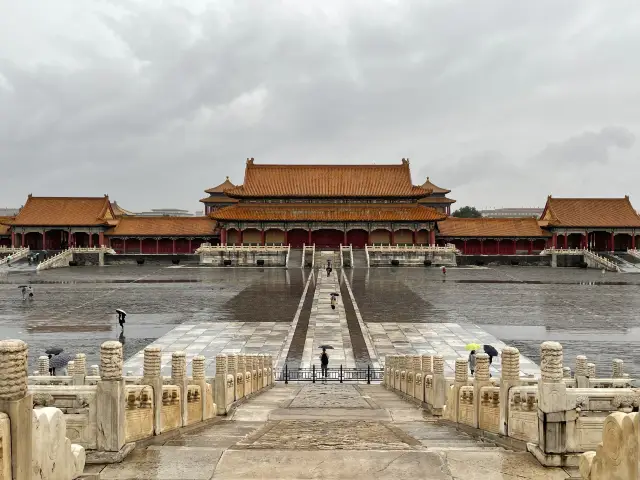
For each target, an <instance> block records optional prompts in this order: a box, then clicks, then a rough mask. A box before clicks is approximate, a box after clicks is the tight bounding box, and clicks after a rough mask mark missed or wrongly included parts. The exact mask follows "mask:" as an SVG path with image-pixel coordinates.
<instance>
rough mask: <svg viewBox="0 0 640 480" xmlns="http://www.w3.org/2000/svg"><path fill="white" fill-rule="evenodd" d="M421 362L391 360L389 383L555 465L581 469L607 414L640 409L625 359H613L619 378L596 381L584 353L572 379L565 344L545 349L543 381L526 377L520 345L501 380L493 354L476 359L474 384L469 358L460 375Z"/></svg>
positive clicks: (434, 362) (435, 362)
mask: <svg viewBox="0 0 640 480" xmlns="http://www.w3.org/2000/svg"><path fill="white" fill-rule="evenodd" d="M416 358H420V357H418V356H416V355H390V356H387V357H386V359H385V366H384V385H385V386H386V387H387V388H389V389H391V390H394V391H396V392H397V393H399V394H400V395H402V396H403V397H404V398H407V399H409V400H412V401H415V402H417V403H418V404H420V405H421V406H422V407H423V408H425V409H426V410H428V411H431V412H432V413H433V414H434V415H442V416H443V419H444V420H445V421H449V422H453V423H456V424H461V425H465V426H466V427H470V428H475V429H477V430H478V432H479V434H480V435H485V436H487V437H489V438H490V439H491V440H492V441H496V442H497V443H500V442H503V443H504V444H506V445H510V446H513V445H515V444H517V443H518V442H519V444H520V447H521V448H527V449H528V450H529V451H530V452H531V453H533V454H534V456H535V457H536V458H537V459H538V460H539V461H540V462H541V463H542V464H544V465H548V466H578V463H579V459H580V454H581V453H583V452H585V451H588V450H592V449H594V448H596V446H597V445H598V442H600V437H601V433H600V432H601V430H602V426H603V424H604V422H605V419H606V418H607V415H609V414H610V413H611V412H615V411H619V412H624V413H628V412H631V411H633V410H637V409H638V408H639V406H640V394H639V393H636V391H635V390H633V389H631V388H629V386H630V382H631V380H630V379H629V378H628V376H626V375H625V373H624V364H623V362H622V360H619V359H616V360H614V361H613V369H612V375H611V378H596V377H595V365H593V364H590V363H587V359H586V357H584V356H582V355H580V356H578V357H577V359H576V375H575V376H574V377H571V376H570V375H571V371H570V369H568V368H566V367H563V364H562V346H561V345H560V344H558V343H555V342H545V343H543V344H542V346H541V359H542V361H541V376H540V378H539V379H533V378H529V377H520V360H519V352H518V350H517V349H515V348H512V347H505V349H503V351H502V377H500V378H495V377H494V378H490V376H489V362H488V357H487V355H486V354H482V353H480V354H477V356H476V369H475V377H474V378H473V379H471V378H469V375H468V365H467V359H466V358H459V359H457V360H456V364H455V377H453V378H448V377H445V376H444V373H443V369H442V357H441V356H438V355H434V356H422V358H421V362H419V363H418V362H415V359H416ZM414 362H415V363H414ZM418 378H420V382H418V381H417V379H418ZM412 384H413V388H411V385H412ZM514 442H515V443H514Z"/></svg>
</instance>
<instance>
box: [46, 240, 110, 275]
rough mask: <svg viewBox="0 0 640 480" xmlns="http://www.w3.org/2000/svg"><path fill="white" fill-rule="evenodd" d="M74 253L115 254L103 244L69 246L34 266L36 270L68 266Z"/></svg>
mask: <svg viewBox="0 0 640 480" xmlns="http://www.w3.org/2000/svg"><path fill="white" fill-rule="evenodd" d="M74 253H111V254H115V253H116V252H115V250H113V249H112V248H111V247H107V246H105V245H102V246H100V247H70V248H67V249H66V250H62V251H61V252H60V253H57V254H55V255H54V256H52V257H49V258H47V259H46V260H43V261H42V262H40V263H39V264H38V266H37V267H36V270H38V271H41V270H48V269H51V268H59V267H67V266H69V263H68V262H69V261H71V260H72V259H73V254H74Z"/></svg>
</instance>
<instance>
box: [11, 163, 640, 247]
mask: <svg viewBox="0 0 640 480" xmlns="http://www.w3.org/2000/svg"><path fill="white" fill-rule="evenodd" d="M205 193H206V194H207V196H206V197H205V198H202V199H200V202H201V203H202V204H204V213H205V215H204V216H180V217H178V216H170V215H165V216H144V215H137V214H134V213H132V212H131V211H129V210H125V209H124V208H122V207H120V206H119V205H118V204H117V203H116V202H114V201H111V200H110V199H109V197H108V195H103V196H96V197H39V196H35V195H31V194H29V196H28V197H27V200H26V202H25V204H24V206H23V207H22V208H20V210H19V211H18V213H17V214H15V215H13V216H7V215H5V216H3V217H0V247H2V246H5V247H14V248H19V247H29V248H30V249H32V250H49V251H56V250H62V249H65V248H68V247H92V246H106V247H110V248H113V249H114V250H115V251H116V253H118V254H145V255H147V254H159V255H176V254H193V253H194V252H195V251H196V250H197V248H198V247H199V246H200V245H202V244H203V243H207V244H212V245H217V244H222V245H274V244H276V245H278V244H284V245H290V246H291V248H301V247H302V246H303V245H304V244H306V245H315V246H316V247H317V248H323V249H337V248H339V246H340V245H341V244H342V245H351V246H352V247H353V248H364V246H365V245H374V244H375V245H407V246H409V245H416V246H418V245H419V246H424V245H447V244H448V245H454V246H455V247H456V248H457V250H458V251H459V252H460V253H461V254H463V255H464V254H467V255H515V254H518V255H527V254H529V255H530V254H536V253H539V252H541V251H542V250H544V249H545V248H561V249H567V248H586V249H590V250H594V251H625V250H626V249H635V248H636V245H637V242H638V240H639V238H638V235H640V217H639V216H638V213H637V212H636V210H635V209H634V208H633V206H632V204H631V201H630V199H629V197H628V196H621V197H619V198H556V197H551V196H549V197H548V198H547V200H546V205H545V208H544V211H543V213H542V215H541V217H540V218H533V217H531V218H523V217H518V218H507V217H499V218H484V217H483V218H456V217H453V216H451V211H452V204H454V203H455V200H453V199H451V198H449V197H448V194H450V193H451V190H449V189H446V188H443V187H440V186H438V185H436V184H435V183H434V182H433V181H432V180H431V179H430V178H429V177H427V178H426V180H425V181H423V182H420V181H418V182H416V183H414V181H413V179H412V176H411V168H410V163H409V160H408V159H402V160H401V161H400V162H398V163H391V164H359V165H358V164H341V165H335V164H334V165H328V164H327V165H324V164H323V165H302V164H273V163H258V162H256V161H255V160H254V159H253V158H249V159H247V160H246V165H245V172H244V179H243V182H242V183H234V182H232V180H231V179H230V178H229V177H226V179H225V180H224V181H223V182H222V183H221V184H219V185H217V186H215V187H211V188H208V189H206V190H205Z"/></svg>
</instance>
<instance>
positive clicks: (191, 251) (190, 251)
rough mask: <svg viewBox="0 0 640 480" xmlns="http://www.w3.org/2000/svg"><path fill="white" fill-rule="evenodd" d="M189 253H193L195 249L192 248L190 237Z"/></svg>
mask: <svg viewBox="0 0 640 480" xmlns="http://www.w3.org/2000/svg"><path fill="white" fill-rule="evenodd" d="M189 253H190V254H191V253H193V250H191V239H189Z"/></svg>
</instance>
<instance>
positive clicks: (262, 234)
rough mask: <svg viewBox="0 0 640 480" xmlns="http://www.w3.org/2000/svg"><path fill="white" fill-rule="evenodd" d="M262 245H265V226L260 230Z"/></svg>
mask: <svg viewBox="0 0 640 480" xmlns="http://www.w3.org/2000/svg"><path fill="white" fill-rule="evenodd" d="M260 245H264V228H263V229H261V230H260Z"/></svg>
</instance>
